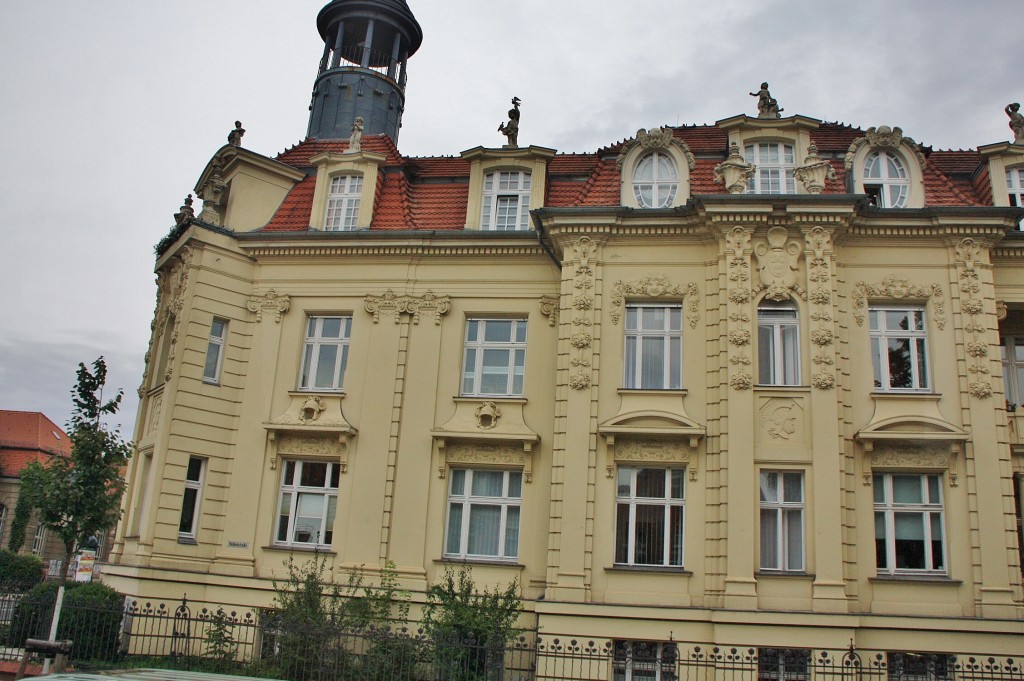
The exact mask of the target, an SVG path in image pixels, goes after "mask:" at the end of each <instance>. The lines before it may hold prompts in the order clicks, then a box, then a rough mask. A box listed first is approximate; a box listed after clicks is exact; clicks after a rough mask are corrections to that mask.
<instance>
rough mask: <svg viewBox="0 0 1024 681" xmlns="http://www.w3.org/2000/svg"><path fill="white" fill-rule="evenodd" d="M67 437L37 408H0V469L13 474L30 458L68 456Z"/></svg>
mask: <svg viewBox="0 0 1024 681" xmlns="http://www.w3.org/2000/svg"><path fill="white" fill-rule="evenodd" d="M70 455H71V440H70V439H69V438H68V436H67V433H65V432H64V431H63V430H62V429H61V428H60V427H59V426H58V425H57V424H55V423H54V422H53V421H51V420H50V419H48V418H46V416H45V415H43V414H41V413H39V412H37V411H9V410H6V409H0V471H3V474H4V475H7V476H15V475H17V474H18V473H20V472H21V471H22V470H23V469H24V468H25V466H27V465H28V464H29V463H30V462H32V461H40V462H42V461H45V460H46V459H47V458H49V457H51V456H70Z"/></svg>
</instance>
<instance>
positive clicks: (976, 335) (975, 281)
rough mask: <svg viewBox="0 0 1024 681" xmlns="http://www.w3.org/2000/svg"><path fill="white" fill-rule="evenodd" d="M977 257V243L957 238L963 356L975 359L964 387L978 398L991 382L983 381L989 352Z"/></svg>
mask: <svg viewBox="0 0 1024 681" xmlns="http://www.w3.org/2000/svg"><path fill="white" fill-rule="evenodd" d="M981 258H982V248H981V245H980V244H978V242H976V241H975V240H974V239H971V238H965V239H961V240H960V243H958V244H957V245H956V264H957V271H958V274H959V277H960V286H959V289H960V310H961V311H962V312H963V314H964V316H965V317H966V318H967V319H966V321H965V323H964V333H965V334H967V342H966V343H964V346H963V347H964V351H965V352H966V355H967V356H968V357H970V358H973V359H974V360H975V362H973V363H972V364H971V365H970V366H968V367H967V371H968V372H969V373H972V374H975V378H977V379H978V380H977V381H974V382H972V383H971V384H970V385H969V386H968V393H969V394H970V395H971V396H972V397H974V398H975V399H979V400H983V399H986V398H988V397H990V396H991V395H992V385H991V383H989V382H988V381H987V380H985V378H986V377H987V376H988V375H989V373H990V372H989V368H988V362H987V361H985V358H986V357H988V355H989V344H988V341H987V335H988V326H987V324H986V323H985V320H984V316H983V313H984V310H985V305H984V302H983V300H982V298H981V297H980V296H981V290H982V287H981V277H980V276H979V273H978V271H979V269H980V268H981V267H980V266H981V264H982V263H981V262H979V260H981Z"/></svg>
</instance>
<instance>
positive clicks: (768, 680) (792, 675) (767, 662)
mask: <svg viewBox="0 0 1024 681" xmlns="http://www.w3.org/2000/svg"><path fill="white" fill-rule="evenodd" d="M810 670H811V651H810V650H807V649H805V648H758V649H757V681H807V679H809V678H810Z"/></svg>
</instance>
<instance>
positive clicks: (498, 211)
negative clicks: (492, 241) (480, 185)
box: [480, 170, 531, 231]
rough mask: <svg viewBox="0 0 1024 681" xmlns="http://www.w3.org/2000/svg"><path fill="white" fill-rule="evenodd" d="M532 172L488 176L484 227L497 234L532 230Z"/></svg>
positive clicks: (484, 203) (486, 176)
mask: <svg viewBox="0 0 1024 681" xmlns="http://www.w3.org/2000/svg"><path fill="white" fill-rule="evenodd" d="M530 187H531V184H530V173H529V172H528V171H522V170H520V171H500V172H493V173H487V174H486V175H484V194H483V198H482V203H481V216H480V228H481V229H487V230H497V231H511V230H525V229H529V228H530Z"/></svg>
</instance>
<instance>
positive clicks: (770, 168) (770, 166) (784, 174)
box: [743, 142, 796, 194]
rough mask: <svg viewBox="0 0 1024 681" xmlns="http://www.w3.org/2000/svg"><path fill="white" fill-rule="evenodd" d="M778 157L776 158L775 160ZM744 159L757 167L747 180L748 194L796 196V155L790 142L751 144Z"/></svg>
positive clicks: (744, 151)
mask: <svg viewBox="0 0 1024 681" xmlns="http://www.w3.org/2000/svg"><path fill="white" fill-rule="evenodd" d="M773 156H776V158H773ZM743 158H744V160H746V162H747V163H753V164H754V165H755V166H757V170H756V171H755V172H754V175H753V177H751V178H750V179H749V180H747V193H748V194H796V153H795V150H794V146H793V144H792V143H790V142H751V143H749V144H747V145H745V146H744V147H743Z"/></svg>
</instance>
